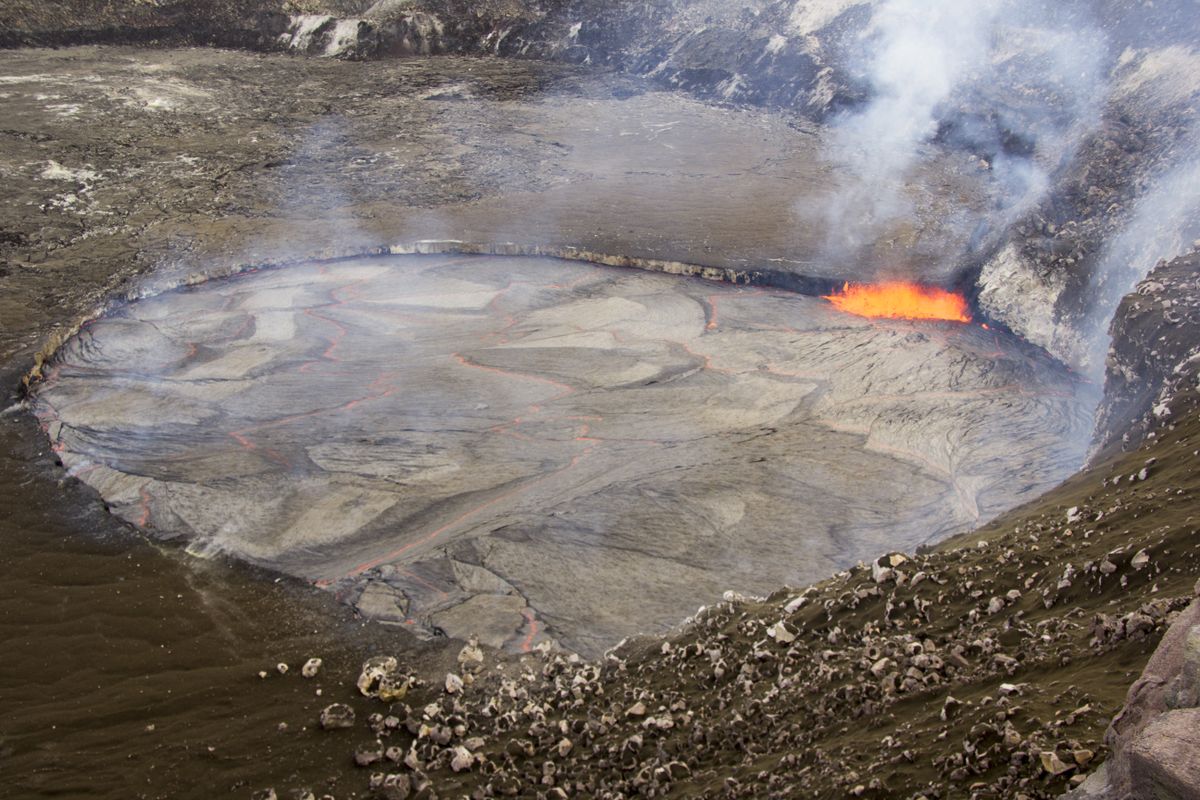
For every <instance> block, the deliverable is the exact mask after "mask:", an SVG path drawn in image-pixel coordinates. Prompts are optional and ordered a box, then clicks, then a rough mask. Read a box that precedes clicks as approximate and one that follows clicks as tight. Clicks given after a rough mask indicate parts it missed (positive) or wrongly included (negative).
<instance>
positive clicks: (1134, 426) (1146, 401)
mask: <svg viewBox="0 0 1200 800" xmlns="http://www.w3.org/2000/svg"><path fill="white" fill-rule="evenodd" d="M1112 334H1113V340H1112V346H1111V347H1110V349H1109V353H1108V359H1107V372H1106V375H1105V384H1104V400H1103V402H1102V403H1101V405H1100V408H1099V410H1098V411H1097V412H1096V436H1095V450H1096V451H1097V452H1098V453H1102V452H1104V451H1105V450H1106V449H1109V448H1112V447H1116V446H1121V447H1126V448H1131V447H1135V446H1136V445H1138V444H1139V443H1140V442H1141V441H1142V439H1143V438H1145V437H1146V436H1147V435H1151V436H1153V435H1157V433H1156V431H1158V430H1161V429H1163V428H1164V427H1166V426H1168V425H1170V424H1172V423H1173V422H1174V419H1173V418H1174V417H1175V415H1176V414H1177V413H1179V410H1178V409H1173V406H1174V405H1175V400H1176V398H1177V397H1182V396H1184V395H1186V393H1187V392H1188V391H1189V390H1193V389H1195V388H1196V387H1197V375H1198V374H1200V254H1197V253H1196V252H1193V253H1190V254H1188V255H1185V256H1181V257H1179V258H1176V259H1174V260H1172V261H1170V262H1162V263H1160V264H1159V265H1158V266H1157V267H1156V268H1155V269H1154V271H1153V272H1151V273H1150V275H1149V276H1147V278H1146V279H1145V280H1144V281H1142V282H1141V283H1139V284H1138V287H1137V289H1136V290H1135V291H1134V292H1133V293H1132V294H1130V295H1128V296H1126V297H1125V299H1124V300H1122V301H1121V305H1120V308H1119V309H1118V311H1117V315H1116V317H1115V318H1114V321H1113V327H1112Z"/></svg>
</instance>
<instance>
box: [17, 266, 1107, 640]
mask: <svg viewBox="0 0 1200 800" xmlns="http://www.w3.org/2000/svg"><path fill="white" fill-rule="evenodd" d="M1091 391H1092V388H1091V387H1086V386H1081V385H1079V384H1078V383H1077V382H1076V381H1075V380H1074V379H1073V378H1072V377H1071V376H1070V375H1068V374H1067V373H1066V372H1065V371H1063V370H1062V369H1061V368H1059V367H1058V366H1056V365H1055V364H1054V363H1053V362H1051V361H1050V360H1049V359H1046V358H1045V357H1043V356H1040V355H1038V354H1037V353H1036V352H1035V351H1033V350H1032V349H1031V348H1029V347H1027V346H1025V345H1023V344H1021V343H1019V342H1016V341H1014V340H1012V339H1010V338H1007V337H1005V336H1003V335H1001V334H997V333H995V332H991V331H987V330H984V329H983V328H981V327H980V326H978V325H968V324H961V323H954V322H905V321H898V320H868V319H862V318H858V317H854V316H851V315H848V314H844V313H841V312H839V311H837V310H836V309H834V308H833V307H832V306H831V305H830V304H828V303H826V302H825V301H823V300H820V299H818V298H811V297H802V296H798V295H794V294H789V293H785V292H777V291H771V290H763V289H756V288H747V287H734V286H727V285H723V284H714V283H710V282H705V281H700V280H696V279H682V278H678V277H674V276H669V275H661V274H654V273H648V272H639V271H635V270H621V269H614V268H602V267H596V266H592V265H587V264H579V263H571V262H562V261H556V260H551V259H532V258H504V257H488V256H466V257H452V256H408V257H392V258H378V259H359V260H351V261H342V262H335V263H328V264H313V265H306V266H298V267H291V268H286V269H280V270H273V271H266V272H260V273H250V274H244V275H241V276H238V277H236V278H230V279H224V280H214V281H211V282H209V283H206V284H204V285H202V286H199V287H194V288H189V289H184V290H177V291H171V292H167V293H164V294H161V295H158V296H156V297H152V298H148V299H145V300H141V301H138V302H134V303H131V304H128V305H126V306H124V307H123V308H121V309H118V310H117V311H114V312H112V313H110V314H109V315H108V316H105V317H102V318H100V319H98V320H95V321H93V322H92V323H90V324H88V325H87V326H85V328H84V329H83V330H82V331H81V332H80V333H79V334H78V335H76V336H75V337H74V338H72V339H71V340H70V341H69V342H68V343H67V344H66V345H65V346H64V348H63V349H62V350H61V351H60V353H59V354H58V356H57V358H56V361H55V363H54V366H53V368H52V369H51V371H50V373H49V375H48V378H47V381H46V382H45V384H44V385H43V386H42V387H41V389H40V391H39V392H38V395H37V397H36V408H37V413H38V416H39V418H40V419H41V420H42V424H43V426H44V427H45V429H46V430H47V433H48V435H49V436H50V438H51V440H52V441H53V443H54V447H55V449H56V450H57V451H58V452H59V454H60V457H61V458H62V459H63V462H64V463H65V464H66V466H67V467H68V468H69V469H70V471H71V474H73V475H74V476H76V477H78V478H79V479H80V480H83V481H84V482H86V483H88V484H89V485H91V486H92V487H94V488H95V489H96V490H97V491H98V492H99V493H100V494H101V495H102V496H103V498H104V499H105V501H106V502H107V503H108V504H109V506H110V508H111V509H112V511H113V512H114V513H116V514H118V515H119V516H121V517H122V518H124V519H125V520H127V521H128V522H130V523H132V524H134V525H136V526H138V527H139V528H142V529H144V530H146V531H147V532H149V533H150V534H152V535H154V536H157V537H162V538H182V539H183V540H186V541H187V542H188V548H189V551H190V552H192V553H195V554H197V555H205V554H211V553H214V552H227V553H230V554H233V555H235V556H237V557H240V558H244V559H247V560H250V561H253V562H255V563H258V564H262V565H266V566H270V567H273V568H277V569H279V570H281V571H284V572H287V573H290V574H294V575H297V576H301V577H303V578H305V579H307V580H309V581H312V582H313V583H315V584H317V585H320V586H323V587H329V588H330V589H331V590H333V591H336V592H337V593H338V595H339V596H340V597H342V598H344V599H345V600H346V601H347V602H350V603H353V604H354V605H355V606H356V607H357V608H358V609H359V610H360V611H361V612H362V613H363V614H365V615H367V616H370V617H372V618H375V619H378V620H379V621H381V622H383V623H388V624H397V625H404V626H407V627H409V628H410V629H412V630H415V631H418V632H420V631H438V630H440V631H442V632H445V633H447V634H450V635H455V636H467V635H470V634H472V633H475V634H478V635H479V636H480V637H481V638H482V639H483V640H484V641H487V642H489V643H491V644H494V645H497V646H505V647H509V648H511V649H529V648H530V647H532V646H534V645H535V644H537V643H538V642H539V641H541V640H542V639H544V638H546V637H552V638H554V639H557V640H558V641H560V642H561V643H562V644H564V645H565V646H567V647H570V648H574V649H576V650H579V651H580V652H583V653H585V654H595V653H598V652H600V651H602V650H603V649H604V648H606V647H608V646H611V645H612V644H614V643H615V642H616V641H618V640H619V639H621V638H623V637H625V636H628V635H631V634H635V633H643V632H646V633H649V632H655V631H660V630H663V629H665V628H667V627H669V626H671V625H673V624H676V623H677V622H678V621H679V619H681V618H682V617H683V616H685V615H686V614H689V613H691V612H693V611H694V610H695V609H696V607H697V606H699V605H701V604H704V603H709V602H712V601H714V600H715V599H716V598H718V597H719V596H720V595H721V593H722V592H723V591H724V590H727V589H734V590H738V591H743V592H748V593H753V592H759V591H767V590H770V589H773V588H775V587H777V586H780V585H784V584H802V583H805V582H807V581H810V580H813V579H816V578H819V577H821V576H824V575H826V574H828V573H829V572H830V571H831V570H835V569H838V568H841V567H844V566H846V565H848V564H852V563H854V562H855V561H856V560H858V559H859V558H863V557H868V556H872V555H874V554H877V553H878V552H881V551H884V550H888V549H907V548H911V547H913V546H915V545H917V544H919V543H920V542H923V541H929V540H932V539H936V538H940V537H943V536H945V535H948V534H950V533H953V532H957V531H961V530H964V529H967V528H969V527H971V526H974V525H976V524H978V523H979V522H981V521H983V520H985V519H987V518H990V517H991V516H994V515H995V514H997V513H999V512H1001V511H1003V510H1005V509H1007V508H1010V507H1012V506H1014V505H1017V504H1019V503H1021V502H1022V501H1024V500H1028V499H1032V498H1033V497H1035V496H1037V495H1038V494H1039V493H1041V492H1043V491H1045V490H1046V489H1048V488H1050V487H1051V486H1052V485H1054V484H1056V483H1057V482H1059V481H1060V480H1061V479H1063V478H1064V477H1066V476H1067V475H1068V474H1070V473H1071V472H1072V470H1073V469H1074V468H1075V467H1076V466H1077V465H1078V463H1079V462H1080V460H1081V459H1082V455H1083V453H1082V446H1083V443H1084V442H1085V441H1086V438H1087V433H1088V431H1089V429H1090V415H1089V411H1090V409H1091V407H1092V406H1091V399H1090V398H1091Z"/></svg>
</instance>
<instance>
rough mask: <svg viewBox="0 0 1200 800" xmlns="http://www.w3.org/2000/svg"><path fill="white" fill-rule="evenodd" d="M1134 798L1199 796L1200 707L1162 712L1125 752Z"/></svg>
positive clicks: (1190, 799) (1179, 799)
mask: <svg viewBox="0 0 1200 800" xmlns="http://www.w3.org/2000/svg"><path fill="white" fill-rule="evenodd" d="M1126 759H1127V762H1128V770H1129V778H1130V783H1131V786H1132V787H1133V798H1134V800H1143V799H1144V800H1194V798H1197V797H1200V708H1187V709H1179V710H1177V711H1168V712H1167V713H1165V714H1159V715H1158V716H1156V717H1155V718H1154V719H1152V720H1151V721H1150V722H1149V724H1147V725H1146V727H1144V728H1142V729H1141V731H1139V732H1138V733H1137V735H1136V736H1135V737H1134V739H1133V740H1132V741H1131V742H1130V743H1129V750H1128V752H1127V754H1126Z"/></svg>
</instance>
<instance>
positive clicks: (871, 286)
mask: <svg viewBox="0 0 1200 800" xmlns="http://www.w3.org/2000/svg"><path fill="white" fill-rule="evenodd" d="M825 299H826V300H828V301H829V302H831V303H833V305H834V306H835V307H836V308H838V309H839V310H841V311H845V312H848V313H850V314H857V315H858V316H860V317H886V318H888V319H945V320H953V321H954V322H970V321H971V311H970V309H969V308H968V307H967V299H966V298H965V297H963V296H962V295H961V294H956V293H954V292H948V291H946V290H945V289H939V288H937V287H935V286H921V285H920V284H916V283H907V282H905V281H888V282H885V283H847V284H844V285H843V286H842V290H841V291H840V292H837V293H835V294H832V295H826V296H825Z"/></svg>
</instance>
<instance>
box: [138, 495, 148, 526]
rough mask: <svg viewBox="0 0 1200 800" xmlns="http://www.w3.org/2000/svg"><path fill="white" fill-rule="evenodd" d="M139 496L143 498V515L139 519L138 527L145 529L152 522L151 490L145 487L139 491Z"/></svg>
mask: <svg viewBox="0 0 1200 800" xmlns="http://www.w3.org/2000/svg"><path fill="white" fill-rule="evenodd" d="M138 496H139V497H140V498H141V509H142V515H141V516H140V517H138V519H137V523H136V525H137V526H138V527H139V528H145V527H146V525H147V524H149V522H150V490H149V489H147V488H146V487H145V486H143V487H142V488H141V489H140V490H138Z"/></svg>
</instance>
